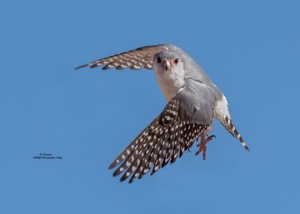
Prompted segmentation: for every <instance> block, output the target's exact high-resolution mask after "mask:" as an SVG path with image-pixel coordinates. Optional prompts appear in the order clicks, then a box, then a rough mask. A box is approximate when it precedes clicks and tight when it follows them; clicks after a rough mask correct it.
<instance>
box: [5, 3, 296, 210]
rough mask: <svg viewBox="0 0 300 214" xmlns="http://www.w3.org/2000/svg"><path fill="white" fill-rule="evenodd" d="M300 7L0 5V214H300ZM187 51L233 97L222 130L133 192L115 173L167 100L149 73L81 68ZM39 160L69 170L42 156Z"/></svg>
mask: <svg viewBox="0 0 300 214" xmlns="http://www.w3.org/2000/svg"><path fill="white" fill-rule="evenodd" d="M299 11H300V2H299V1H288V0H287V1H276V0H275V1H258V0H253V1H247V2H246V1H230V0H228V1H221V0H219V1H205V2H204V1H193V2H188V1H169V2H163V1H119V2H117V1H89V0H87V1H47V2H45V1H30V0H29V1H6V2H5V3H4V2H2V3H1V7H0V23H1V42H0V43H1V48H0V56H1V78H0V98H1V101H0V102H1V105H0V110H1V111H0V133H1V134H0V170H1V176H0V181H1V182H0V201H1V206H0V213H31V214H35V213H43V214H50V213H51V214H52V213H74V214H77V213H78V214H79V213H144V214H148V213H151V214H152V213H206V214H210V213H238V214H240V213H243V214H247V213H251V214H252V213H272V214H277V213H299V212H300V203H299V202H300V184H299V181H300V170H299V163H300V161H299V152H300V143H299V139H298V133H299V130H298V129H299V119H300V118H299V113H298V112H299V109H300V99H299V91H300V86H299V84H300V69H299V64H300V63H299V60H300V41H299V40H300V27H299V20H300V13H299ZM159 43H172V44H175V45H177V46H179V47H181V48H182V49H184V50H185V51H186V52H187V53H189V54H190V55H191V56H192V57H193V58H194V59H195V60H196V61H197V62H198V63H199V64H200V65H201V66H202V67H203V68H204V70H205V71H206V73H208V75H209V76H210V77H211V79H212V80H213V81H214V82H215V83H216V84H217V85H218V86H219V87H220V88H221V89H222V91H223V92H224V93H225V95H226V97H227V99H228V101H229V104H230V105H229V107H230V111H231V115H232V118H233V120H234V122H235V124H236V126H237V128H238V130H239V131H240V132H241V134H242V135H243V137H244V138H245V140H246V142H247V143H248V145H249V147H250V149H251V152H246V151H245V150H244V149H243V147H242V146H241V145H240V143H239V142H238V141H237V140H236V139H234V138H232V136H231V135H230V134H228V133H227V132H226V130H225V129H224V128H223V127H222V126H221V125H219V124H218V123H216V124H215V129H214V131H213V134H215V135H216V136H217V138H216V139H215V140H214V141H213V142H212V143H209V144H208V153H207V160H206V161H204V160H202V158H201V157H195V156H194V153H195V152H196V150H197V149H196V147H193V148H192V149H191V152H190V153H186V154H185V155H184V156H183V157H182V158H181V159H179V160H177V162H176V163H175V164H174V165H172V166H169V165H168V166H166V167H165V168H164V169H162V170H160V171H158V172H157V173H156V174H155V175H154V176H149V175H146V176H144V178H143V179H142V180H137V181H135V182H134V183H133V184H128V183H127V182H124V183H120V182H119V177H118V178H114V177H112V172H113V171H111V170H108V166H109V164H110V163H111V162H112V161H113V159H114V158H115V157H116V156H117V155H118V154H119V153H120V152H121V151H122V150H123V149H124V148H125V146H126V145H128V144H129V143H130V142H131V140H133V139H134V137H135V136H136V135H137V134H138V133H139V132H140V131H141V130H142V129H143V128H144V127H145V126H146V125H147V124H148V123H149V122H150V121H151V120H152V119H153V118H154V117H155V116H156V115H158V114H159V113H160V111H161V110H162V108H163V107H164V105H165V104H166V101H165V99H164V97H163V96H162V94H161V92H160V90H159V88H158V86H157V83H156V80H155V78H154V74H153V72H152V71H148V70H140V71H131V70H122V71H116V70H109V71H104V72H103V71H101V70H100V69H93V70H91V69H85V70H81V71H74V68H75V67H76V66H78V65H81V64H83V63H86V62H89V61H91V60H95V59H98V58H101V57H105V56H108V55H111V54H115V53H118V52H122V51H127V50H130V49H134V48H137V47H140V46H144V45H151V44H159ZM40 153H50V154H52V156H53V157H54V156H61V157H62V159H61V160H59V159H55V160H39V159H33V157H34V156H39V154H40Z"/></svg>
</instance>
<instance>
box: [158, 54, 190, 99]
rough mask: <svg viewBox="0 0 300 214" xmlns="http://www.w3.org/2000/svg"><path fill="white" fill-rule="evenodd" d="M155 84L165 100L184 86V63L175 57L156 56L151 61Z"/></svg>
mask: <svg viewBox="0 0 300 214" xmlns="http://www.w3.org/2000/svg"><path fill="white" fill-rule="evenodd" d="M153 70H154V73H155V76H156V79H157V82H158V84H159V86H160V88H161V90H162V92H163V94H164V96H165V97H166V98H167V100H170V99H171V98H172V97H173V96H174V94H176V93H177V91H178V90H179V89H180V88H181V87H182V86H183V85H184V63H183V62H182V61H181V60H180V58H178V57H176V56H175V55H171V56H170V55H166V54H164V53H160V54H157V55H156V56H155V57H154V60H153Z"/></svg>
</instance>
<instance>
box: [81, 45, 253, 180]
mask: <svg viewBox="0 0 300 214" xmlns="http://www.w3.org/2000/svg"><path fill="white" fill-rule="evenodd" d="M88 66H89V67H90V68H96V67H99V66H103V67H102V69H103V70H107V69H110V68H115V69H118V70H120V69H125V68H130V69H133V70H138V69H143V68H144V69H149V70H150V69H153V70H154V74H155V77H156V80H157V82H158V85H159V87H160V89H161V91H162V93H163V95H164V96H165V98H166V99H167V101H168V103H167V104H166V106H165V107H164V109H163V111H162V112H161V113H160V114H159V115H158V116H157V117H156V118H155V119H154V120H153V121H152V122H151V123H150V124H149V125H148V126H147V127H146V128H145V129H144V130H143V131H142V132H141V133H140V134H139V135H138V136H137V137H136V138H135V139H134V140H133V141H132V142H131V143H130V144H129V145H128V146H127V147H126V148H125V149H124V150H123V152H121V154H120V155H119V156H118V157H117V158H116V159H115V160H114V161H113V162H112V163H111V165H110V166H109V169H112V168H115V167H117V166H118V167H117V169H116V170H115V172H114V173H113V176H118V175H120V174H122V176H121V179H120V180H121V181H124V180H126V179H127V178H128V177H130V179H129V183H131V182H133V181H134V180H135V179H136V178H138V179H141V178H142V177H143V176H144V175H145V174H146V173H148V172H149V171H151V175H152V174H154V173H155V172H156V171H158V170H159V169H160V168H163V167H164V166H166V165H167V164H168V163H170V164H172V163H174V162H175V161H176V159H177V158H178V157H181V156H182V155H183V154H184V153H185V151H187V150H188V149H189V148H191V147H192V146H193V143H194V142H195V141H199V143H198V145H197V146H198V147H199V149H198V151H197V152H196V155H199V154H200V153H201V152H202V156H203V159H206V144H207V143H208V142H209V141H211V140H212V139H213V138H214V137H215V136H214V135H210V136H208V134H209V133H210V132H211V131H212V126H213V119H216V120H219V121H220V123H221V124H222V125H223V126H224V127H225V129H226V130H227V131H228V132H229V133H230V134H231V135H232V136H234V137H236V138H237V139H238V140H239V141H240V142H241V144H242V146H243V147H244V148H245V149H246V150H248V151H249V148H248V146H247V144H246V143H245V141H244V139H243V137H242V136H241V135H240V133H239V132H238V130H237V129H236V127H235V126H234V124H233V122H232V120H231V117H230V113H229V110H228V103H227V100H226V97H225V96H224V94H223V93H222V91H221V90H220V89H219V88H218V87H217V86H216V85H215V84H214V83H213V82H212V81H211V80H210V78H209V77H208V76H207V74H206V73H205V72H204V71H203V69H202V68H201V67H200V66H199V65H198V64H197V63H196V62H195V61H194V60H193V59H192V58H191V57H190V56H189V55H188V54H187V53H185V52H184V51H183V50H182V49H180V48H178V47H176V46H175V45H171V44H160V45H150V46H144V47H140V48H137V49H134V50H130V51H127V52H123V53H120V54H116V55H113V56H109V57H105V58H102V59H99V60H96V61H93V62H90V63H87V64H84V65H81V66H79V67H77V68H76V69H79V68H84V67H88Z"/></svg>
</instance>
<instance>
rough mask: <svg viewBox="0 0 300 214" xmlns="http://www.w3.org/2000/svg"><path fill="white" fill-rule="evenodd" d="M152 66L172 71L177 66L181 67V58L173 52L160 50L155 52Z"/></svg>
mask: <svg viewBox="0 0 300 214" xmlns="http://www.w3.org/2000/svg"><path fill="white" fill-rule="evenodd" d="M153 67H154V68H156V69H158V70H161V71H174V69H176V68H177V67H182V60H181V59H180V57H179V56H177V54H175V53H170V52H166V51H162V52H159V53H157V54H155V56H154V59H153Z"/></svg>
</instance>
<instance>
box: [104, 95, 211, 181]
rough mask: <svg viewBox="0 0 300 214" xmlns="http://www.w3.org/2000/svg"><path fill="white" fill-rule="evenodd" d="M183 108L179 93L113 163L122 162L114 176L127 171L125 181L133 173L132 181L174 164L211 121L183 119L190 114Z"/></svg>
mask: <svg viewBox="0 0 300 214" xmlns="http://www.w3.org/2000/svg"><path fill="white" fill-rule="evenodd" d="M179 97H180V96H179ZM180 108H181V106H180V101H179V100H178V96H175V97H174V98H173V99H171V100H170V101H169V103H168V104H167V105H166V107H165V108H164V110H163V111H162V113H161V114H160V115H159V116H158V117H156V118H155V119H154V120H153V121H152V122H151V123H150V124H149V125H148V126H147V127H146V128H145V129H144V130H143V131H142V132H141V133H140V134H139V135H138V136H137V137H136V138H135V139H134V140H133V141H132V143H131V144H129V146H127V148H126V149H125V150H124V151H123V152H122V153H121V154H120V155H119V156H118V157H117V158H116V159H115V160H114V161H113V162H112V164H111V165H110V166H109V168H110V169H112V168H114V167H116V166H117V165H119V167H118V168H117V169H116V171H115V172H114V174H113V175H114V176H117V175H120V174H121V173H123V175H122V177H121V179H120V180H121V181H124V180H126V179H127V178H128V177H130V176H131V178H130V180H129V182H130V183H131V182H133V181H134V179H136V178H139V179H140V178H142V177H143V176H144V175H145V174H146V173H148V172H149V171H150V170H151V169H152V172H151V175H152V174H154V173H155V172H157V171H158V170H159V169H160V168H163V167H164V166H166V165H167V164H168V163H174V162H175V161H176V159H177V158H178V157H181V155H182V154H183V153H184V152H185V151H186V150H187V149H188V148H190V147H191V146H192V145H193V143H194V141H195V140H196V139H197V138H198V137H199V136H201V135H202V134H203V133H204V132H205V131H206V129H207V127H208V126H209V124H206V125H203V124H196V123H191V122H189V121H188V120H186V119H183V118H187V117H185V116H184V115H182V112H184V110H182V109H180Z"/></svg>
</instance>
